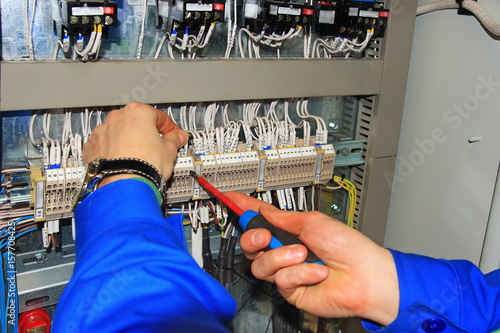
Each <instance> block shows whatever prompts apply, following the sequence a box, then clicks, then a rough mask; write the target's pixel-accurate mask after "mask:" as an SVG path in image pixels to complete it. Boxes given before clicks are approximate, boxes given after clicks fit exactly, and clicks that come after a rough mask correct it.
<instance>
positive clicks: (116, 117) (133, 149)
mask: <svg viewBox="0 0 500 333" xmlns="http://www.w3.org/2000/svg"><path fill="white" fill-rule="evenodd" d="M159 133H161V134H162V136H160V135H159ZM187 140H188V134H187V133H186V132H185V131H183V130H181V129H179V127H178V126H177V125H176V124H175V123H174V122H173V121H172V120H171V119H170V118H169V116H168V115H167V114H166V113H165V112H163V111H161V110H157V109H155V108H153V107H152V106H149V105H146V104H141V103H136V102H134V103H130V104H128V105H127V106H125V107H124V108H123V109H121V110H113V111H111V112H110V113H109V114H108V115H107V116H106V120H105V121H104V123H103V124H102V125H99V126H97V127H96V128H95V129H94V130H93V131H92V135H91V136H90V139H89V140H88V141H87V143H85V145H84V146H83V153H82V154H83V161H84V163H85V164H86V163H88V162H90V161H93V160H94V159H96V158H98V157H102V158H106V159H109V158H120V157H135V158H139V159H141V160H144V161H146V162H149V163H151V164H152V165H154V166H155V167H156V168H157V169H158V170H159V171H160V172H161V174H163V175H164V176H165V179H168V178H170V176H171V175H172V171H173V169H174V163H175V159H176V156H177V150H178V149H179V148H180V147H182V146H183V145H185V144H186V142H187ZM131 177H137V176H136V175H125V174H124V175H116V176H112V177H106V178H104V179H103V181H102V182H101V184H100V185H101V186H102V185H105V184H107V183H110V182H112V181H115V180H118V179H123V178H131Z"/></svg>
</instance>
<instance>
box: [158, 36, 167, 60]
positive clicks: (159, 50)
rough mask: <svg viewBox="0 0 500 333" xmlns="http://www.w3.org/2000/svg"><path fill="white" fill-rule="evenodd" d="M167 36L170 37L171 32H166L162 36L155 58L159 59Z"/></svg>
mask: <svg viewBox="0 0 500 333" xmlns="http://www.w3.org/2000/svg"><path fill="white" fill-rule="evenodd" d="M167 38H168V39H170V33H169V32H165V34H164V35H163V37H162V38H161V40H160V44H159V45H158V49H157V50H156V53H155V59H158V57H159V56H160V52H161V49H162V48H163V44H165V41H166V40H167Z"/></svg>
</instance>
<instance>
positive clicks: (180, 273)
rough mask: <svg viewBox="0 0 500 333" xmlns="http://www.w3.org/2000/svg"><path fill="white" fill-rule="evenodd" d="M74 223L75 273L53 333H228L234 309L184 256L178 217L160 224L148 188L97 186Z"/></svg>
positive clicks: (120, 184) (124, 182)
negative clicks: (227, 326) (227, 327)
mask: <svg viewBox="0 0 500 333" xmlns="http://www.w3.org/2000/svg"><path fill="white" fill-rule="evenodd" d="M75 219H76V221H75V222H76V241H75V248H76V263H75V268H74V272H73V276H72V278H71V280H70V282H69V283H68V285H67V286H66V289H65V290H64V292H63V295H62V297H61V299H60V301H59V304H58V306H57V309H56V313H55V315H54V320H53V330H52V332H56V333H58V332H72V333H74V332H203V333H208V332H227V329H226V328H225V326H226V325H228V324H229V323H230V321H231V320H232V318H233V317H234V314H235V311H236V302H235V301H234V299H233V298H232V297H231V295H230V294H229V293H228V292H227V291H226V290H225V289H224V288H223V287H222V286H221V285H220V284H219V283H218V282H217V281H216V280H215V279H213V278H212V277H211V276H210V275H208V274H206V273H205V272H203V270H201V269H200V267H199V266H198V265H197V264H196V262H195V261H194V260H193V259H192V257H191V256H190V255H189V253H188V252H187V251H186V248H185V244H184V243H183V241H182V240H181V238H182V237H183V232H182V216H181V215H177V216H173V217H169V218H167V219H163V217H162V212H161V209H160V207H159V205H158V202H157V200H156V198H155V194H154V191H153V190H152V189H151V187H150V186H148V185H147V184H145V183H143V182H140V181H137V180H120V181H116V182H113V183H111V184H108V185H106V186H103V187H102V188H100V189H98V190H97V191H95V192H94V193H92V194H91V195H90V196H89V197H87V198H86V199H85V200H84V201H83V202H82V203H81V204H80V205H79V206H78V207H77V209H76V212H75Z"/></svg>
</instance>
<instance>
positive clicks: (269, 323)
mask: <svg viewBox="0 0 500 333" xmlns="http://www.w3.org/2000/svg"><path fill="white" fill-rule="evenodd" d="M273 315H274V310H273V312H271V316H270V317H269V321H268V322H267V326H266V331H265V332H264V333H267V330H268V329H269V326H270V325H271V320H272V319H273Z"/></svg>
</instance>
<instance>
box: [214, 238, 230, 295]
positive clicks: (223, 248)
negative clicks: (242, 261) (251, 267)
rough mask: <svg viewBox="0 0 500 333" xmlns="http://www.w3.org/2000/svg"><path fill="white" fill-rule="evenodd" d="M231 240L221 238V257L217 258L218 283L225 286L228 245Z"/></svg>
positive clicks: (216, 275) (216, 276)
mask: <svg viewBox="0 0 500 333" xmlns="http://www.w3.org/2000/svg"><path fill="white" fill-rule="evenodd" d="M228 242H229V240H228V239H227V238H221V240H220V248H219V257H218V258H217V272H216V274H215V278H216V279H217V281H219V282H220V283H222V284H223V285H224V263H225V262H226V257H227V245H228Z"/></svg>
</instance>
